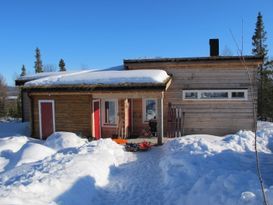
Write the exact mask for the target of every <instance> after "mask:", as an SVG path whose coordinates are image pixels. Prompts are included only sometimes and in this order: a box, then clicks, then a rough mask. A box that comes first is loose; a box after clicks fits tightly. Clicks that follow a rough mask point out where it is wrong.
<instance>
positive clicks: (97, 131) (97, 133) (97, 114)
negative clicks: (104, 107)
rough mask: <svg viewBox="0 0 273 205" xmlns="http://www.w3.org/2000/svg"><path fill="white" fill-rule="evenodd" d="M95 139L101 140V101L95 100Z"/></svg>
mask: <svg viewBox="0 0 273 205" xmlns="http://www.w3.org/2000/svg"><path fill="white" fill-rule="evenodd" d="M93 137H94V138H95V139H100V137H101V127H100V101H99V100H93Z"/></svg>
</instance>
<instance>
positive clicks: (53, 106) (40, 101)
mask: <svg viewBox="0 0 273 205" xmlns="http://www.w3.org/2000/svg"><path fill="white" fill-rule="evenodd" d="M42 103H52V118H53V133H54V132H55V102H54V100H38V104H39V128H40V129H39V131H40V139H43V136H42V133H43V132H42V113H41V111H42V110H41V104H42Z"/></svg>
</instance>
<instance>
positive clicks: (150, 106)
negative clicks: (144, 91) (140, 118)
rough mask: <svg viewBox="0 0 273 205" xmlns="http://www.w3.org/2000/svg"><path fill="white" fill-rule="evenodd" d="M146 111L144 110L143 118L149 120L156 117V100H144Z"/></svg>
mask: <svg viewBox="0 0 273 205" xmlns="http://www.w3.org/2000/svg"><path fill="white" fill-rule="evenodd" d="M145 106H146V109H145V110H146V112H145V120H146V121H149V120H151V119H153V118H154V117H156V101H155V100H146V101H145Z"/></svg>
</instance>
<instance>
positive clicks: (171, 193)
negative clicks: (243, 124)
mask: <svg viewBox="0 0 273 205" xmlns="http://www.w3.org/2000/svg"><path fill="white" fill-rule="evenodd" d="M258 125H259V130H258V132H257V135H258V139H257V142H258V144H257V145H258V150H259V157H260V161H261V171H262V175H263V179H264V182H265V187H266V195H267V197H268V199H269V202H270V205H273V186H272V185H273V177H272V170H273V152H272V151H273V124H272V123H266V122H259V124H258ZM14 130H16V129H14ZM9 133H11V131H10V132H9ZM16 134H17V133H16ZM0 172H1V173H0V204H38V205H40V204H51V205H56V204H65V205H74V204H81V205H85V204H86V205H87V204H91V203H92V204H96V205H98V204H113V205H114V204H116V205H125V204H164V205H165V204H166V205H168V204H170V205H173V204H186V205H193V204H203V205H207V204H211V205H214V204H215V205H216V204H217V205H229V204H237V205H243V204H248V205H258V204H262V198H261V190H260V185H259V182H258V178H257V175H256V169H255V153H254V134H253V133H252V132H251V131H246V130H242V131H239V132H237V133H236V134H231V135H227V136H225V137H222V138H220V137H217V136H212V135H189V136H185V137H182V138H176V139H172V140H169V141H168V142H167V143H166V144H165V145H164V146H161V147H153V148H152V150H150V151H149V152H144V153H133V154H132V153H128V152H125V151H124V148H123V147H122V146H121V145H118V144H116V143H115V142H113V141H112V140H111V139H102V140H98V141H93V142H87V141H86V140H84V139H81V138H79V137H78V136H77V135H75V134H73V133H67V132H59V133H54V134H53V135H52V136H51V137H50V138H48V140H47V141H46V142H45V143H43V142H42V141H38V140H36V141H33V140H31V139H30V138H27V137H24V136H14V137H6V138H2V139H1V138H0Z"/></svg>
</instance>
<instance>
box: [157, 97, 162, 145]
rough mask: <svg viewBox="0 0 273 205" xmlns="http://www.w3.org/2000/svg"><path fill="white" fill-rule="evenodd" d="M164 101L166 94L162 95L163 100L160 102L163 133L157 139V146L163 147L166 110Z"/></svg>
mask: <svg viewBox="0 0 273 205" xmlns="http://www.w3.org/2000/svg"><path fill="white" fill-rule="evenodd" d="M163 99H164V92H162V93H161V100H160V111H161V120H160V128H161V133H160V135H158V137H157V144H158V145H162V144H163V137H164V109H163V103H164V101H163Z"/></svg>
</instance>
